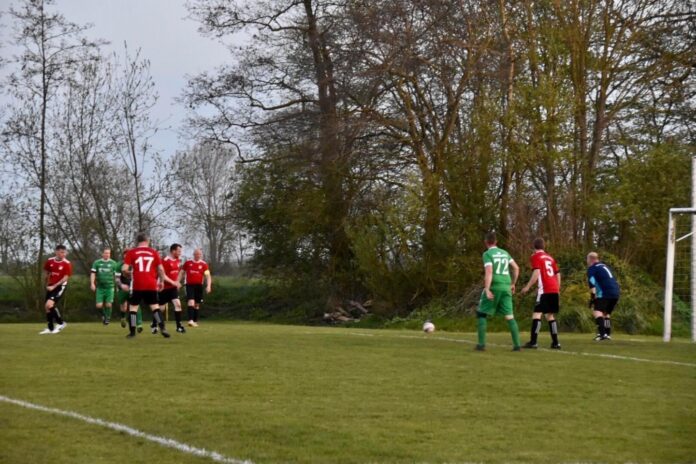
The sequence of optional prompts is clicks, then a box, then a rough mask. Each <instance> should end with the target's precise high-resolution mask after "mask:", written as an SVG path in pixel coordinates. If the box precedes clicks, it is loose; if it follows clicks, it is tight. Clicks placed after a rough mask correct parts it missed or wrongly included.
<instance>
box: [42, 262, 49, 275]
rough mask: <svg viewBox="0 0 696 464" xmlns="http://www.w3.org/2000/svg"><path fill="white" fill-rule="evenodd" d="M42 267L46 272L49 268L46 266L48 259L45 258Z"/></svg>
mask: <svg viewBox="0 0 696 464" xmlns="http://www.w3.org/2000/svg"><path fill="white" fill-rule="evenodd" d="M43 269H44V271H46V272H48V271H49V270H50V269H49V268H48V260H46V261H45V262H44V265H43Z"/></svg>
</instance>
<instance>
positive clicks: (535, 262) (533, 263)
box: [529, 254, 539, 270]
mask: <svg viewBox="0 0 696 464" xmlns="http://www.w3.org/2000/svg"><path fill="white" fill-rule="evenodd" d="M529 265H530V266H531V268H532V270H534V269H539V260H538V259H537V256H536V254H533V255H532V256H530V257H529Z"/></svg>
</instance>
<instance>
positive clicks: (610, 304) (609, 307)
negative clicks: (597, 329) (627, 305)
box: [603, 298, 619, 340]
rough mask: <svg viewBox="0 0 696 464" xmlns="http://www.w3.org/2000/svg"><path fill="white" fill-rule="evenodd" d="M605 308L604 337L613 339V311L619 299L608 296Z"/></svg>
mask: <svg viewBox="0 0 696 464" xmlns="http://www.w3.org/2000/svg"><path fill="white" fill-rule="evenodd" d="M605 301H606V304H605V307H604V308H603V309H604V339H605V340H611V313H612V312H614V308H615V307H616V304H617V303H618V302H619V300H618V299H614V298H607V299H606V300H605Z"/></svg>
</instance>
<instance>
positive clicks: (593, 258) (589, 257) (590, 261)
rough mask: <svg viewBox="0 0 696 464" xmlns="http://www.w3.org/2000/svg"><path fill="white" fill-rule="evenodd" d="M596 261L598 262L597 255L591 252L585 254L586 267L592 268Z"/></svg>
mask: <svg viewBox="0 0 696 464" xmlns="http://www.w3.org/2000/svg"><path fill="white" fill-rule="evenodd" d="M598 261H599V255H598V254H597V253H596V252H594V251H591V252H589V253H588V254H587V265H588V266H592V265H593V264H594V263H596V262H598Z"/></svg>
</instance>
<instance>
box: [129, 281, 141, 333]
mask: <svg viewBox="0 0 696 464" xmlns="http://www.w3.org/2000/svg"><path fill="white" fill-rule="evenodd" d="M141 298H142V297H141V295H140V292H139V291H136V290H134V291H133V292H131V294H130V297H129V298H128V331H129V333H128V335H127V337H128V338H133V337H135V329H136V327H137V326H138V311H139V309H140V300H141Z"/></svg>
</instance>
